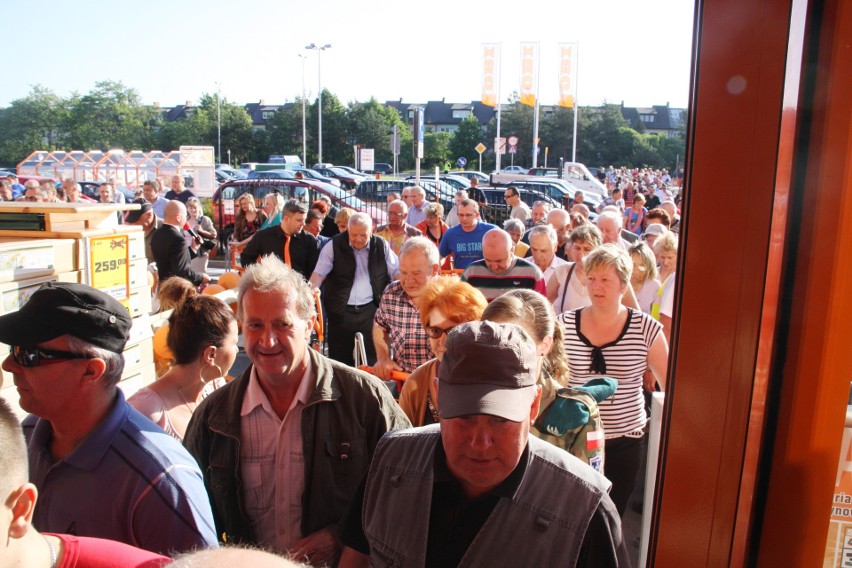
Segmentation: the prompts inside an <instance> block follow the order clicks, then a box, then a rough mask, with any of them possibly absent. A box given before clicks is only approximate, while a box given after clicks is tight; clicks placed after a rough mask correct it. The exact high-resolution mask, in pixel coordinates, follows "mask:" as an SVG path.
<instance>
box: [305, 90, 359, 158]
mask: <svg viewBox="0 0 852 568" xmlns="http://www.w3.org/2000/svg"><path fill="white" fill-rule="evenodd" d="M317 119H318V117H317V102H316V101H315V102H314V104H312V105H311V106H309V107H308V124H307V128H308V164H314V163H316V161H317V157H318V156H317V151H318V145H317V136H316V134H317V127H318V126H319V125H318V120H317ZM322 159H323V161H324V162H331V163H333V164H342V165H354V163H355V153H354V152H353V149H352V140H351V138H350V135H349V123H348V119H347V116H346V108H345V107H344V106H343V105H342V104H341V103H340V100H339V99H338V98H337V97H336V96H335V95H333V94H331V93H330V92H329V91H327V90H326V89H323V91H322Z"/></svg>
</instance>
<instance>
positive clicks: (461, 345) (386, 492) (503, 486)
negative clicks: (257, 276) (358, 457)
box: [339, 321, 629, 568]
mask: <svg viewBox="0 0 852 568" xmlns="http://www.w3.org/2000/svg"><path fill="white" fill-rule="evenodd" d="M538 372H539V361H538V356H537V354H536V344H535V342H534V341H533V340H532V339H531V338H530V337H529V336H528V335H527V334H526V333H525V332H524V330H523V329H521V328H520V327H518V326H516V325H513V324H497V323H493V322H490V321H481V322H470V323H466V324H462V325H459V326H457V327H455V328H453V330H452V331H451V332H450V333H449V334H448V336H447V340H446V352H445V353H444V358H443V360H442V361H441V366H440V368H439V371H438V379H439V383H438V396H439V406H438V412H439V413H440V425H433V426H427V427H424V428H418V429H416V430H401V431H397V432H390V433H388V434H385V436H384V437H383V438H382V440H381V441H380V442H379V446H378V448H377V449H376V453H375V455H374V456H373V461H372V464H371V465H370V472H369V474H368V476H367V478H366V481H365V483H364V484H363V485H362V487H361V491H360V492H359V494H357V495H356V497H355V499H353V501H352V504H351V505H350V508H349V511H348V513H347V516H346V518H345V519H344V521H343V522H342V526H341V528H340V532H341V540H342V541H343V542H344V544H346V546H347V548H346V549H345V550H344V552H343V556H342V557H341V561H340V564H339V565H340V566H341V567H344V568H347V567H351V566H366V565H367V564H368V563H369V561H370V557H373V559H374V560H377V562H375V564H382V563H383V562H387V563H388V564H391V563H392V564H393V565H395V566H458V565H459V564H462V563H463V564H465V565H467V566H489V565H497V564H499V565H501V566H596V567H598V566H629V560H628V559H627V554H626V550H625V548H624V543H623V542H622V536H621V525H620V520H619V518H618V513H617V511H616V509H615V506H614V505H613V504H612V501H611V500H610V499H609V496H608V494H607V493H608V491H609V487H610V485H611V484H610V483H609V481H607V480H606V478H604V477H603V476H602V475H600V474H598V473H597V472H596V471H594V470H593V469H591V468H590V467H589V466H588V465H586V464H584V463H582V462H580V461H579V460H578V459H576V458H575V457H574V456H572V455H570V454H568V453H567V452H564V451H563V450H560V449H559V448H556V447H555V446H553V445H551V444H548V443H547V442H543V441H541V440H539V439H538V438H536V437H534V436H530V435H529V430H530V423H531V422H532V421H533V420H534V419H535V417H536V415H537V414H538V410H539V402H540V400H541V388H540V387H539V386H538V385H537V384H536V380H537V377H538ZM368 555H369V556H368Z"/></svg>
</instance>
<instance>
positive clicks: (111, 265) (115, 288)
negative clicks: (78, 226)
mask: <svg viewBox="0 0 852 568" xmlns="http://www.w3.org/2000/svg"><path fill="white" fill-rule="evenodd" d="M129 244H130V238H129V237H128V236H127V235H110V236H107V237H93V238H91V239H90V240H89V251H90V252H89V255H90V263H89V279H90V280H89V284H90V286H92V288H97V289H98V290H100V291H102V292H105V293H106V294H109V295H110V296H112V297H113V298H115V299H116V300H118V301H123V300H127V299H128V298H129V297H130V278H129V274H128V271H129V270H130V264H129V263H128V259H129V255H130V252H129Z"/></svg>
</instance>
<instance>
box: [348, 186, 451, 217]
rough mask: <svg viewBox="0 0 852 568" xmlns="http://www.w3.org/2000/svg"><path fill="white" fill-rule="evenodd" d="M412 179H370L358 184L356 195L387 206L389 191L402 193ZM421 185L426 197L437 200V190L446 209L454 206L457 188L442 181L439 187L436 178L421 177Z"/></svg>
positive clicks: (429, 199)
mask: <svg viewBox="0 0 852 568" xmlns="http://www.w3.org/2000/svg"><path fill="white" fill-rule="evenodd" d="M410 185H411V180H400V179H368V180H364V181H362V182H361V183H360V184H358V187H357V188H356V189H355V192H354V195H355V196H356V197H358V198H360V199H362V200H364V201H366V202H368V203H379V204H381V205H382V207H384V208H386V207H387V199H388V194H389V193H400V194H401V193H402V190H403V188H406V187H409V186H410ZM420 187H422V188H423V189H424V191H426V199H427V200H428V201H435V194H436V191H437V192H438V194H439V198H438V199H439V201H440V203H441V205H443V206H444V210H445V211H449V210H450V208H451V207H452V206H453V198H454V197H455V190H454V189H453V187H452V186H451V185H449V184H447V183H444V182H440V183H439V185H438V187H437V188H436V186H435V179H434V178H433V179H425V178H421V179H420Z"/></svg>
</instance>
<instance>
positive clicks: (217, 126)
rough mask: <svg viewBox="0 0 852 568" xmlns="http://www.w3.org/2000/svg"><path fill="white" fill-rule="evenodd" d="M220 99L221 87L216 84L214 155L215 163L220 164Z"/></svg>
mask: <svg viewBox="0 0 852 568" xmlns="http://www.w3.org/2000/svg"><path fill="white" fill-rule="evenodd" d="M221 98H222V86H221V85H220V84H219V82H218V81H217V82H216V142H217V148H218V152H217V153H216V163H217V164H221V163H222V109H221V106H220V104H219V101H220V99H221Z"/></svg>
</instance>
